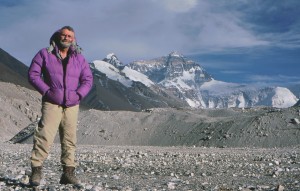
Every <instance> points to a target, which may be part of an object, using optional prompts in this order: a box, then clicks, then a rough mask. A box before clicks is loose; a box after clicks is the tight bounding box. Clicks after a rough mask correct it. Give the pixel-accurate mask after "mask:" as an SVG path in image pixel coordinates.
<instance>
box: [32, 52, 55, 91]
mask: <svg viewBox="0 0 300 191" xmlns="http://www.w3.org/2000/svg"><path fill="white" fill-rule="evenodd" d="M44 60H45V59H44V57H43V55H42V51H39V52H38V53H37V54H36V55H35V57H34V58H33V59H32V62H31V65H30V67H29V70H28V81H29V83H30V84H31V85H32V86H33V87H34V88H35V89H36V90H37V91H38V92H40V93H41V94H42V95H43V96H44V95H45V94H46V93H47V91H48V90H49V89H50V87H49V86H48V85H47V84H46V83H45V82H44V80H43V78H42V66H43V62H44Z"/></svg>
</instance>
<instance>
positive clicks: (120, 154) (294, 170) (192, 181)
mask: <svg viewBox="0 0 300 191" xmlns="http://www.w3.org/2000/svg"><path fill="white" fill-rule="evenodd" d="M31 147H32V145H31V144H24V145H21V144H8V143H1V144H0V190H3V191H6V190H32V189H33V188H30V187H29V186H28V179H29V178H28V176H29V174H30V162H29V156H30V151H31ZM299 155H300V147H288V148H264V149H263V148H207V147H149V146H145V147H140V146H96V145H80V146H79V147H78V149H77V160H78V167H77V169H76V174H77V176H78V177H79V178H80V179H81V181H82V188H74V187H72V186H71V185H66V186H65V185H60V184H59V183H58V182H59V178H60V175H61V168H60V161H59V156H60V147H59V145H58V144H54V146H53V147H52V150H51V153H50V155H49V157H48V159H47V160H46V161H45V164H44V169H43V172H44V179H43V181H42V185H41V186H39V187H37V188H35V189H36V190H94V191H96V190H122V191H133V190H145V191H146V190H147V191H154V190H157V191H158V190H194V191H198V190H218V191H225V190H233V191H234V190H243V191H249V190H278V191H279V190H280V191H281V190H300V182H299V178H300V157H299Z"/></svg>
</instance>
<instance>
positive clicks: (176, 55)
mask: <svg viewBox="0 0 300 191" xmlns="http://www.w3.org/2000/svg"><path fill="white" fill-rule="evenodd" d="M168 56H169V57H180V58H183V57H184V56H183V55H182V54H181V53H179V52H177V51H172V52H171V53H170V54H169V55H168Z"/></svg>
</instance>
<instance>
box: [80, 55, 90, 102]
mask: <svg viewBox="0 0 300 191" xmlns="http://www.w3.org/2000/svg"><path fill="white" fill-rule="evenodd" d="M82 64H83V67H82V71H81V73H80V79H79V87H78V89H77V93H78V94H79V96H80V99H82V98H84V97H85V96H86V95H87V94H88V93H89V91H90V90H91V88H92V85H93V74H92V72H91V69H90V66H89V64H88V63H87V62H86V60H85V59H84V58H83V60H82Z"/></svg>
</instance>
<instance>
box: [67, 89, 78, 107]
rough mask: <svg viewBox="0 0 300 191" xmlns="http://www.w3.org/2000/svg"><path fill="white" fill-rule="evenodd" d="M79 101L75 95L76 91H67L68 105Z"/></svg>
mask: <svg viewBox="0 0 300 191" xmlns="http://www.w3.org/2000/svg"><path fill="white" fill-rule="evenodd" d="M79 100H80V97H79V95H78V94H77V92H76V91H69V92H68V96H67V103H68V104H71V105H73V104H77V103H78V102H79Z"/></svg>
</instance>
